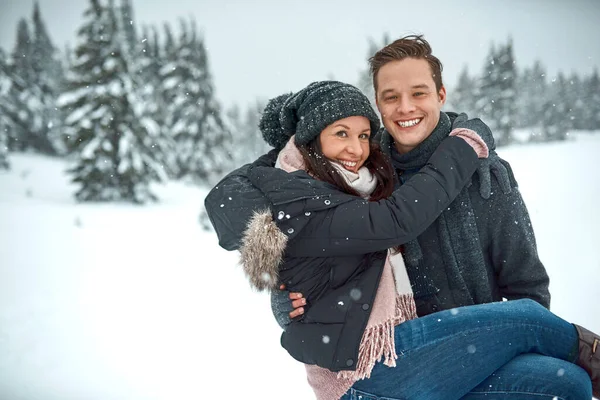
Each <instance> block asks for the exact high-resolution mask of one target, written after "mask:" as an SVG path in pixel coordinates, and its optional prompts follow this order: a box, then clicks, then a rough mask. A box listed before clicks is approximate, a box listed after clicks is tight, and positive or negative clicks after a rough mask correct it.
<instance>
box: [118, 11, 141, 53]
mask: <svg viewBox="0 0 600 400" xmlns="http://www.w3.org/2000/svg"><path fill="white" fill-rule="evenodd" d="M119 16H120V18H119V21H120V23H121V29H122V31H123V37H124V42H123V46H124V48H125V50H127V51H128V52H129V53H130V54H132V53H133V52H135V51H136V49H137V48H138V46H137V33H136V31H135V20H134V18H133V7H132V6H131V1H130V0H121V7H120V12H119Z"/></svg>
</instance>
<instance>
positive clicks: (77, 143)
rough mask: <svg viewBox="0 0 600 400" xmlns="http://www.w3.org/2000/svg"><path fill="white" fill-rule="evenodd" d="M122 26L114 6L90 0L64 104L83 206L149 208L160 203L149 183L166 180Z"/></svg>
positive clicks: (75, 179) (154, 128)
mask: <svg viewBox="0 0 600 400" xmlns="http://www.w3.org/2000/svg"><path fill="white" fill-rule="evenodd" d="M118 25H119V24H118V22H117V15H116V13H115V8H114V4H113V2H112V1H109V3H108V4H107V5H106V4H102V3H101V2H100V0H90V5H89V7H88V8H87V10H86V11H85V12H84V23H83V25H82V26H81V28H80V29H79V32H78V36H79V43H78V45H77V48H76V50H75V53H76V60H75V61H74V65H73V68H72V69H71V70H70V71H69V74H68V78H67V85H68V91H67V92H66V93H65V94H64V95H63V96H61V99H60V101H61V103H62V108H63V109H64V110H65V111H67V112H68V116H67V118H66V125H67V127H66V128H67V135H68V140H67V143H68V145H69V148H70V149H71V150H72V151H73V152H74V155H75V156H76V162H75V166H74V167H73V168H72V169H70V171H69V173H70V174H71V175H72V180H73V182H75V183H78V184H79V185H80V187H79V190H78V191H77V192H76V194H75V196H76V198H77V199H78V200H79V201H115V200H123V201H131V202H134V203H144V202H147V201H149V200H154V199H156V197H155V196H154V194H152V193H151V191H150V188H149V185H150V183H152V182H155V181H160V180H162V179H164V177H165V176H164V168H163V166H162V165H161V161H160V159H161V157H162V156H161V148H162V146H161V143H160V140H161V136H160V129H159V127H158V126H157V124H156V123H155V121H154V120H153V119H152V118H151V117H148V115H147V114H146V113H145V111H146V109H145V107H144V104H143V102H142V101H140V97H139V96H138V94H137V93H136V91H135V89H136V88H135V80H134V79H133V78H132V76H131V74H130V71H129V65H128V64H127V61H126V56H125V55H124V54H125V52H124V51H123V50H122V48H121V44H122V41H123V38H122V32H121V31H120V30H119V29H118Z"/></svg>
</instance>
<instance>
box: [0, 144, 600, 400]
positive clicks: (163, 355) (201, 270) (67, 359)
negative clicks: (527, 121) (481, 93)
mask: <svg viewBox="0 0 600 400" xmlns="http://www.w3.org/2000/svg"><path fill="white" fill-rule="evenodd" d="M599 133H600V132H599ZM571 139H573V140H571V141H569V142H565V143H551V144H540V145H523V146H519V147H513V148H502V149H500V155H501V156H503V157H504V158H506V159H507V160H508V161H510V162H511V164H512V165H513V168H514V170H515V174H516V177H517V179H518V181H519V183H520V187H521V191H522V193H523V196H524V198H525V201H526V203H527V205H528V208H529V211H530V213H531V218H532V221H533V226H534V229H535V232H536V235H537V240H538V246H539V252H540V255H541V258H542V261H543V262H544V263H545V265H546V267H547V269H548V272H549V274H550V277H551V292H552V309H553V311H554V312H556V313H557V314H559V315H560V316H562V317H565V318H567V319H569V320H571V321H572V322H578V323H580V324H583V325H585V326H587V327H588V328H591V329H593V330H595V331H600V307H599V305H600V212H598V210H596V211H594V210H595V209H596V208H595V206H596V205H598V204H599V202H600V157H599V154H600V134H598V133H597V134H596V135H590V134H580V135H572V137H571ZM11 162H12V170H11V171H9V172H0V399H1V400H34V399H35V400H59V399H60V400H82V399H86V400H117V399H119V400H120V399H123V400H141V399H144V400H145V399H148V400H172V399H178V400H185V399H207V398H222V399H234V398H261V399H281V398H285V399H288V400H293V399H308V398H312V392H311V390H310V388H309V387H308V385H307V384H306V378H305V375H304V368H303V367H302V366H301V365H300V364H298V363H296V362H295V361H294V360H292V359H291V358H290V357H289V356H288V355H287V353H286V352H285V351H284V350H283V349H281V348H280V346H279V333H280V332H279V328H278V326H277V325H276V323H275V322H274V320H273V318H272V316H271V311H270V306H269V301H268V297H267V296H266V295H261V294H257V293H254V292H252V291H250V289H249V288H248V285H247V284H246V283H245V281H244V278H243V274H242V272H241V270H240V267H239V266H237V265H236V262H237V253H229V252H226V251H224V250H222V249H220V248H219V247H218V245H217V240H216V237H215V236H214V235H213V234H212V233H207V232H204V231H202V230H201V228H200V226H199V224H198V222H197V221H198V213H199V211H200V209H201V206H202V204H203V199H204V196H205V194H206V191H205V190H200V189H197V188H192V187H186V186H184V185H181V184H169V185H166V186H162V187H159V188H158V189H157V193H158V194H159V197H160V198H161V199H162V202H161V203H160V204H157V205H148V206H143V207H136V206H132V205H127V204H77V203H75V202H74V201H73V199H72V193H73V191H74V188H73V187H72V186H71V185H70V184H69V183H68V180H67V177H66V176H65V175H64V173H63V171H64V169H65V167H66V164H65V163H64V162H63V161H58V160H55V159H48V158H44V157H41V156H34V155H12V156H11ZM225 206H226V205H225Z"/></svg>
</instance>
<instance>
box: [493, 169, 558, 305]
mask: <svg viewBox="0 0 600 400" xmlns="http://www.w3.org/2000/svg"><path fill="white" fill-rule="evenodd" d="M501 161H502V163H503V164H504V166H505V167H506V169H507V171H508V173H509V177H510V181H511V185H512V187H513V190H512V191H511V192H510V193H508V194H506V193H503V192H502V191H501V190H500V188H499V186H498V184H497V183H496V182H493V184H495V186H496V187H495V188H494V189H495V190H493V192H494V193H495V194H494V195H492V196H491V197H490V199H489V200H488V201H487V202H486V203H487V207H489V209H488V213H489V216H488V224H487V235H489V236H488V243H489V250H488V251H489V256H490V257H491V262H492V264H493V266H494V270H495V273H496V278H497V283H498V287H499V288H500V290H501V294H502V296H503V297H505V298H507V299H508V300H514V299H521V298H529V299H532V300H535V301H537V302H538V303H540V304H541V305H543V306H544V307H546V308H549V307H550V291H549V290H548V286H549V283H550V279H549V277H548V273H547V272H546V269H545V268H544V265H543V264H542V262H541V261H540V259H539V257H538V252H537V245H536V240H535V235H534V233H533V227H532V225H531V220H530V218H529V213H528V211H527V207H526V206H525V202H524V201H523V198H522V196H521V194H520V192H519V190H518V188H517V182H516V180H515V177H514V174H513V172H512V169H511V167H510V164H509V163H508V162H506V161H504V160H501Z"/></svg>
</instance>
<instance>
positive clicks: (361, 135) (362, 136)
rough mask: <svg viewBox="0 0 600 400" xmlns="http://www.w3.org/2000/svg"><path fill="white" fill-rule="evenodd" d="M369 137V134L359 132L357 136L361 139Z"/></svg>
mask: <svg viewBox="0 0 600 400" xmlns="http://www.w3.org/2000/svg"><path fill="white" fill-rule="evenodd" d="M369 137H371V135H369V134H368V133H361V134H360V136H359V138H361V139H363V140H369Z"/></svg>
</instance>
